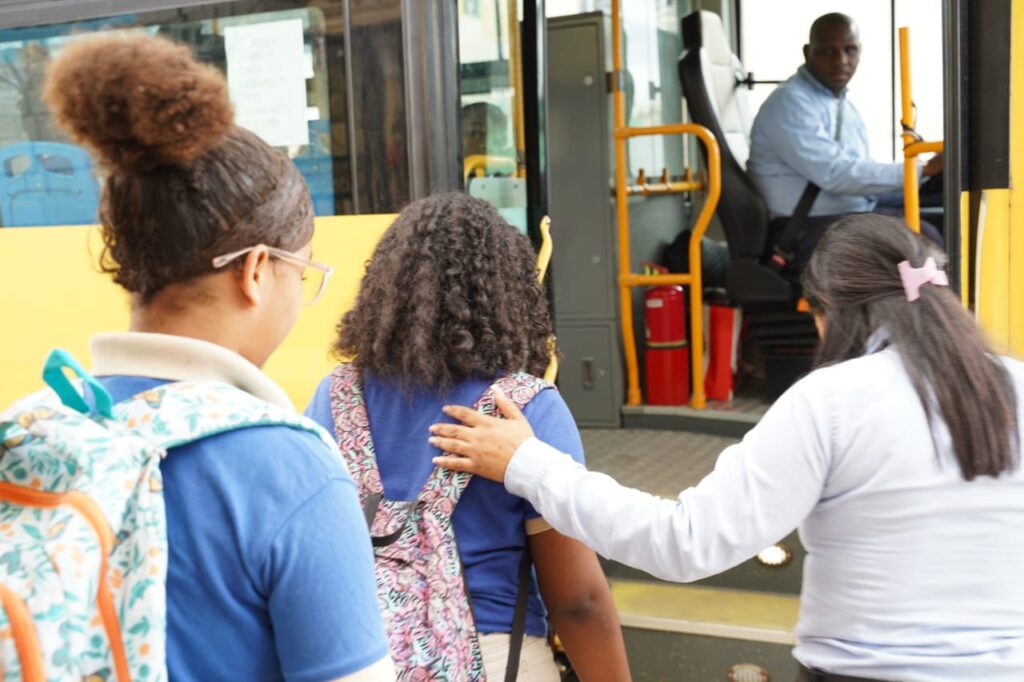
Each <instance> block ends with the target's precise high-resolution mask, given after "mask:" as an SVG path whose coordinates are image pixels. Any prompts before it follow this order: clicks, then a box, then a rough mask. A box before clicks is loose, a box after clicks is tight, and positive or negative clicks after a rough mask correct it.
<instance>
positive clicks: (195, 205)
mask: <svg viewBox="0 0 1024 682" xmlns="http://www.w3.org/2000/svg"><path fill="white" fill-rule="evenodd" d="M43 97H44V99H45V100H46V102H47V104H48V105H49V106H50V108H51V109H52V110H53V112H54V117H55V119H56V121H57V123H58V124H59V125H60V126H61V127H62V128H64V129H65V130H66V131H67V132H68V134H69V135H70V136H71V139H72V140H74V141H75V142H78V143H80V144H83V145H85V146H86V147H88V148H89V149H90V150H91V151H92V153H93V154H94V155H95V156H97V157H98V161H99V163H100V165H101V166H102V167H103V168H104V170H105V171H106V179H105V181H104V184H103V192H102V196H101V199H100V215H99V218H100V222H101V223H102V225H103V242H104V245H105V249H104V254H103V258H102V261H101V266H102V268H103V270H104V271H105V272H110V273H113V275H114V281H115V282H117V283H118V284H120V285H121V286H122V287H124V288H125V289H127V290H128V291H129V292H131V293H133V294H137V295H138V297H139V300H140V302H141V303H142V304H145V303H147V302H149V301H150V300H151V299H152V298H153V297H154V296H155V295H156V294H157V293H159V292H160V291H161V290H162V289H163V288H164V287H166V286H168V285H170V284H174V283H176V282H183V281H187V280H190V279H192V278H194V277H197V276H199V275H202V274H205V273H207V272H210V271H211V270H212V262H211V261H212V259H213V258H214V257H215V256H217V255H220V254H222V253H225V252H228V251H234V250H237V249H241V248H245V247H248V246H253V245H254V244H259V243H264V244H267V245H268V246H276V247H279V248H283V249H285V250H289V251H294V250H296V249H298V248H300V247H301V246H302V245H303V244H305V243H306V242H308V241H309V240H310V238H312V234H313V212H312V203H311V201H310V198H309V191H308V190H307V189H306V185H305V182H304V181H303V180H302V176H301V175H300V174H299V171H298V169H297V168H296V167H295V165H294V164H293V163H291V161H289V159H288V158H287V157H286V156H284V154H282V153H281V152H279V151H277V150H275V149H274V148H272V147H270V146H269V145H267V143H266V142H264V141H263V140H261V139H260V138H259V137H257V136H256V135H254V134H253V133H251V132H250V131H248V130H245V129H243V128H239V127H237V126H235V125H234V122H233V118H234V111H233V109H232V107H231V102H230V100H229V98H228V90H227V85H226V84H225V82H224V78H223V76H221V74H220V73H219V72H218V71H217V70H216V69H215V68H213V67H211V66H206V65H203V64H200V63H199V62H197V61H196V60H195V59H194V58H193V57H192V54H191V52H190V51H189V49H188V48H187V47H185V46H183V45H177V44H175V43H173V42H171V41H169V40H166V39H164V38H159V37H155V36H149V35H145V34H142V33H130V32H129V33H110V34H103V35H99V36H93V37H89V38H85V39H81V40H76V41H74V42H72V43H71V44H70V45H68V46H67V47H66V48H64V49H63V50H62V51H61V53H60V54H59V55H58V56H57V58H56V59H55V60H54V62H53V64H52V65H51V66H50V69H49V73H48V75H47V81H46V85H45V89H44V92H43Z"/></svg>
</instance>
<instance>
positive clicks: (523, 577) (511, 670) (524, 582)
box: [505, 547, 533, 682]
mask: <svg viewBox="0 0 1024 682" xmlns="http://www.w3.org/2000/svg"><path fill="white" fill-rule="evenodd" d="M532 565H533V560H532V559H531V558H530V549H529V547H523V557H522V559H520V560H519V589H518V591H517V592H516V610H515V612H514V614H513V616H512V632H511V634H510V636H509V640H508V663H507V664H505V682H515V679H516V677H517V676H518V675H519V655H520V654H521V653H522V650H523V637H524V636H525V635H526V602H527V600H528V599H529V597H530V568H531V566H532Z"/></svg>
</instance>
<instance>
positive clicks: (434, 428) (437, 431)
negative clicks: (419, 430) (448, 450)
mask: <svg viewBox="0 0 1024 682" xmlns="http://www.w3.org/2000/svg"><path fill="white" fill-rule="evenodd" d="M430 433H432V434H434V435H435V436H441V437H443V438H458V439H460V440H469V437H470V435H471V434H472V433H473V429H472V428H471V427H469V426H462V425H461V424H432V425H431V426H430Z"/></svg>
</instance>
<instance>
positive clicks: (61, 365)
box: [43, 349, 114, 419]
mask: <svg viewBox="0 0 1024 682" xmlns="http://www.w3.org/2000/svg"><path fill="white" fill-rule="evenodd" d="M65 369H70V370H71V371H72V372H74V373H75V374H77V375H78V377H79V378H80V379H81V380H82V382H83V383H84V384H85V385H86V386H88V387H89V390H90V391H92V395H93V398H94V399H95V400H96V412H97V413H98V414H99V415H100V416H103V417H107V418H108V419H110V418H113V416H114V401H113V399H112V398H111V397H110V393H109V392H108V391H107V389H105V388H104V387H103V384H101V383H100V382H99V381H97V379H96V377H94V376H93V375H91V374H89V373H88V372H86V371H85V369H83V368H82V366H81V365H80V364H78V361H77V360H75V358H74V357H72V355H71V353H69V352H67V351H66V350H60V349H56V350H53V351H51V352H50V356H49V357H48V358H46V364H45V365H43V381H45V382H46V385H47V386H49V387H50V388H52V389H53V391H54V393H56V394H57V397H58V398H60V401H61V402H62V403H64V404H65V405H67V406H68V407H70V408H71V409H73V410H78V411H79V412H81V413H82V414H90V413H91V412H92V408H91V407H89V403H87V402H86V401H85V396H84V395H82V394H81V393H79V392H78V389H77V388H75V385H74V384H73V383H72V382H71V379H69V378H68V375H67V374H65V373H64V370H65Z"/></svg>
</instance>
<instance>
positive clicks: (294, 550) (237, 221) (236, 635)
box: [46, 33, 393, 680]
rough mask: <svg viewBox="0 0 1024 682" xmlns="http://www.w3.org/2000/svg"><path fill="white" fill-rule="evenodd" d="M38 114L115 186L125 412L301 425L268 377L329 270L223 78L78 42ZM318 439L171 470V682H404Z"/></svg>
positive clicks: (171, 463)
mask: <svg viewBox="0 0 1024 682" xmlns="http://www.w3.org/2000/svg"><path fill="white" fill-rule="evenodd" d="M46 99H47V102H48V103H49V105H50V107H51V108H52V109H53V111H54V115H55V117H56V120H57V121H58V123H59V124H60V125H61V126H62V127H63V128H64V129H65V130H66V131H67V132H68V133H69V134H70V136H71V137H72V139H74V140H75V141H77V142H79V143H82V144H84V145H86V146H87V147H88V148H89V149H90V150H91V151H92V152H93V154H94V155H95V156H96V157H97V159H98V161H99V162H100V164H101V165H102V167H103V168H104V171H105V180H104V185H103V192H102V200H101V206H100V216H99V217H100V222H101V224H102V235H103V241H104V244H105V247H106V248H105V252H104V257H103V267H104V269H105V270H106V271H107V272H109V273H111V274H112V275H113V278H114V281H115V282H117V283H118V284H119V285H121V287H123V288H124V289H125V290H126V291H127V292H128V293H129V295H130V298H131V329H130V331H128V332H126V333H111V334H100V335H99V336H97V337H95V338H94V339H93V342H92V352H93V358H94V361H95V366H94V374H96V375H97V376H98V377H99V379H100V381H101V382H102V383H103V385H104V386H105V388H106V389H107V390H108V391H109V392H110V393H111V394H112V396H113V398H114V400H115V401H121V400H125V399H128V398H131V397H133V396H136V395H139V394H143V395H148V394H150V393H152V394H153V395H158V394H159V391H158V390H157V389H160V388H161V387H163V386H165V385H166V384H168V383H169V382H176V381H182V380H187V381H200V382H203V381H210V382H219V383H226V384H230V385H233V386H235V387H237V388H238V389H240V390H241V391H245V392H247V393H249V394H251V395H252V396H256V397H257V398H260V399H262V400H264V401H265V402H266V403H267V404H268V406H267V409H268V410H278V411H280V410H286V411H287V410H293V409H294V408H292V406H291V404H290V402H289V400H288V398H287V396H286V395H285V393H284V391H283V390H282V389H281V388H279V387H278V386H277V385H276V384H275V383H274V382H273V381H271V380H270V379H269V378H268V377H267V376H266V375H264V374H263V372H262V371H261V370H260V367H262V366H263V364H264V363H265V362H266V360H267V358H268V357H269V356H270V354H271V353H272V352H273V351H274V350H275V349H276V348H277V346H278V345H279V344H280V343H281V342H282V341H283V340H284V338H285V336H286V335H287V334H288V332H289V330H290V329H291V328H292V325H293V324H294V323H295V321H296V318H297V317H298V314H299V309H300V305H301V304H302V303H304V302H311V301H313V300H315V299H316V297H317V296H318V294H319V290H320V289H321V288H322V286H323V283H324V282H325V280H326V278H327V275H329V272H330V269H329V268H327V267H326V266H324V265H322V264H320V263H317V262H315V261H313V260H311V255H312V254H311V248H310V243H311V239H312V236H313V209H312V205H311V203H310V195H309V191H308V190H307V189H306V186H305V183H304V182H303V179H302V177H301V176H300V174H299V172H298V170H297V169H296V167H295V166H294V165H293V164H292V163H291V162H290V161H289V160H288V159H287V158H286V157H285V156H284V155H283V154H281V153H280V152H278V151H275V150H274V149H273V148H271V147H269V146H268V145H267V144H266V143H265V142H263V141H262V140H261V139H260V138H258V137H257V136H256V135H254V134H253V133H251V132H249V131H248V130H245V129H243V128H240V127H238V126H236V125H234V123H233V121H232V119H233V113H232V108H231V105H230V103H229V101H228V93H227V88H226V86H225V83H224V80H223V78H222V77H221V75H220V74H219V73H218V72H217V71H215V70H214V69H212V68H210V67H207V66H202V65H200V64H198V63H197V62H196V61H194V60H193V59H192V57H191V55H190V54H189V51H188V49H187V48H185V47H182V46H178V45H175V44H172V43H171V42H168V41H166V40H163V39H160V38H154V37H149V36H145V35H141V34H134V33H133V34H126V35H120V34H111V35H106V36H102V37H95V38H90V39H85V40H82V41H80V42H75V43H72V44H71V45H69V46H68V47H66V48H64V49H63V50H62V51H61V53H60V55H59V56H58V57H57V59H56V61H55V63H54V64H53V66H52V69H51V72H50V74H49V78H48V82H47V85H46ZM211 409H214V408H212V407H211ZM221 409H230V408H226V407H223V406H222V407H221ZM310 427H311V428H310V429H309V430H308V431H302V430H295V429H292V428H289V427H286V426H275V425H270V426H258V427H249V428H244V429H240V430H235V431H229V432H226V433H221V434H219V435H216V436H211V437H207V438H205V439H203V440H199V441H197V442H194V443H192V444H189V445H184V446H180V447H176V448H171V449H170V451H169V453H168V455H167V457H166V458H165V459H164V460H162V464H161V466H160V469H161V472H162V474H163V488H164V498H165V504H166V516H167V524H168V538H169V552H170V554H169V560H168V569H167V660H166V664H167V671H168V673H169V676H170V678H171V679H193V680H214V679H247V680H249V679H267V680H269V679H285V678H286V679H301V680H330V679H338V678H340V679H353V680H354V679H358V680H384V679H393V673H392V672H391V671H392V666H391V662H390V659H389V658H388V652H387V643H386V641H385V639H384V633H383V627H382V623H381V618H380V615H379V613H378V611H377V607H376V602H375V597H374V584H373V564H372V558H371V550H370V543H369V540H368V538H367V536H366V530H365V526H364V524H363V520H362V514H361V512H360V510H359V508H358V504H357V497H356V490H355V487H354V486H353V482H352V479H351V478H350V477H349V475H348V474H347V473H346V471H345V469H344V466H343V465H342V463H341V461H340V460H339V458H338V456H337V452H336V451H333V450H332V449H331V448H330V447H328V445H327V444H326V443H325V442H324V441H323V440H321V439H320V438H318V437H317V436H316V435H315V432H316V429H315V427H312V425H310Z"/></svg>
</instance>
